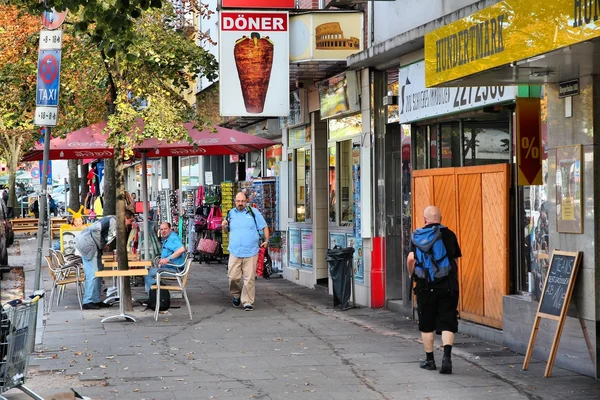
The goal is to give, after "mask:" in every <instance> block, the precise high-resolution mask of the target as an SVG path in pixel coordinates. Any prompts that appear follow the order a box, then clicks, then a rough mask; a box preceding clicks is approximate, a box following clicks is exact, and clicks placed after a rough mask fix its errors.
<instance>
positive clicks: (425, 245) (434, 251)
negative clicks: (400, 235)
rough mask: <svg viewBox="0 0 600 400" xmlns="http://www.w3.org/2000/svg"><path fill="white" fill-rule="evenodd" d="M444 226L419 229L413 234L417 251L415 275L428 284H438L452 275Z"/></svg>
mask: <svg viewBox="0 0 600 400" xmlns="http://www.w3.org/2000/svg"><path fill="white" fill-rule="evenodd" d="M441 228H445V226H443V225H433V226H427V227H423V228H419V229H417V230H416V231H414V232H413V235H412V242H413V244H414V245H415V247H416V251H415V260H416V263H415V272H414V273H415V275H416V276H417V278H419V279H425V280H427V282H437V281H441V280H443V279H444V278H446V277H447V276H448V275H449V274H450V269H451V268H452V264H451V263H450V258H448V254H447V253H446V246H444V242H443V241H442V231H441Z"/></svg>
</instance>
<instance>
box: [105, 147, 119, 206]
mask: <svg viewBox="0 0 600 400" xmlns="http://www.w3.org/2000/svg"><path fill="white" fill-rule="evenodd" d="M116 172H117V171H116V168H115V160H113V159H111V158H107V159H105V160H104V198H103V200H104V215H117V216H118V215H119V214H118V213H117V192H116V189H117V182H116ZM121 179H122V178H121Z"/></svg>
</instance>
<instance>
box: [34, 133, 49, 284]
mask: <svg viewBox="0 0 600 400" xmlns="http://www.w3.org/2000/svg"><path fill="white" fill-rule="evenodd" d="M51 129H52V128H50V127H47V128H46V132H45V133H44V158H43V161H42V189H41V191H40V198H38V206H39V209H40V218H39V222H38V232H37V249H38V251H37V254H36V257H35V281H34V286H33V287H34V289H35V290H40V289H41V277H42V257H43V252H42V247H43V245H44V230H45V228H46V225H47V221H46V215H47V214H48V213H47V207H46V206H47V204H48V195H47V194H46V189H47V187H48V160H49V159H50V135H51V132H50V131H51ZM48 238H49V239H48V241H49V242H51V240H50V239H52V236H51V235H50V232H48ZM50 244H51V243H50Z"/></svg>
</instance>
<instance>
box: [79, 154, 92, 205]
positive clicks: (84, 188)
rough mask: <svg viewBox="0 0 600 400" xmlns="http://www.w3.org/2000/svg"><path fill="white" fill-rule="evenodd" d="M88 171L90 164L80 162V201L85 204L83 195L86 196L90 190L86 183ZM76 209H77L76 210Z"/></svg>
mask: <svg viewBox="0 0 600 400" xmlns="http://www.w3.org/2000/svg"><path fill="white" fill-rule="evenodd" d="M88 172H90V165H89V164H85V165H83V163H82V164H81V182H80V183H81V191H80V195H81V197H80V199H81V201H80V203H81V204H84V205H85V197H86V196H87V194H88V192H89V191H90V186H89V185H88V183H87V175H88ZM76 211H77V210H76Z"/></svg>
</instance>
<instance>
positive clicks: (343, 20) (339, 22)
mask: <svg viewBox="0 0 600 400" xmlns="http://www.w3.org/2000/svg"><path fill="white" fill-rule="evenodd" d="M362 49H363V13H361V12H322V13H321V12H320V13H310V14H301V15H293V16H291V17H290V61H293V62H301V61H344V60H346V57H348V56H350V55H352V54H354V53H358V52H359V51H362Z"/></svg>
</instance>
